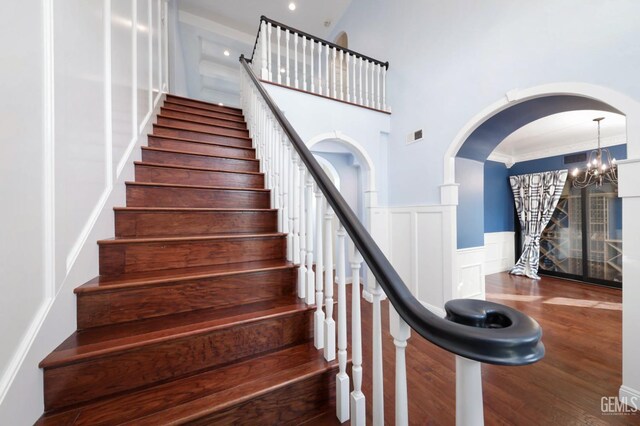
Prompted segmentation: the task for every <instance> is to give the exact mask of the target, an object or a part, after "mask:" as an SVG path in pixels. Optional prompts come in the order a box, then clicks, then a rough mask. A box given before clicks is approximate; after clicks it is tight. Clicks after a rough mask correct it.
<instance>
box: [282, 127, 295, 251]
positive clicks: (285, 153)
mask: <svg viewBox="0 0 640 426" xmlns="http://www.w3.org/2000/svg"><path fill="white" fill-rule="evenodd" d="M285 138H286V137H285V136H284V135H283V136H282V139H281V140H282V152H281V159H282V166H281V173H282V178H281V182H282V225H283V226H282V232H284V233H285V234H287V236H286V238H287V260H288V261H289V262H291V261H293V239H292V237H293V236H292V235H291V227H290V225H291V211H290V210H291V209H290V204H289V201H290V198H289V169H290V168H291V160H290V159H289V144H288V143H287V140H286V139H285Z"/></svg>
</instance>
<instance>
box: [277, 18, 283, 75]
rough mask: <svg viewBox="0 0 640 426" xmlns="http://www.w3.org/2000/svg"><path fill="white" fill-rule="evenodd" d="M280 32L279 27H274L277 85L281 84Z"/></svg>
mask: <svg viewBox="0 0 640 426" xmlns="http://www.w3.org/2000/svg"><path fill="white" fill-rule="evenodd" d="M281 32H282V28H280V27H279V26H277V25H276V54H277V55H278V57H277V58H276V59H277V64H278V69H277V70H276V74H278V84H282V73H281V72H280V71H281V70H282V65H281V62H280V61H281V55H280V33H281Z"/></svg>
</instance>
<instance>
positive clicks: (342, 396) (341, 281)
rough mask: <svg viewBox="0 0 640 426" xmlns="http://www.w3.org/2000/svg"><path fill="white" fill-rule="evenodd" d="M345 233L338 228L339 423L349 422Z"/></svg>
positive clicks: (337, 409)
mask: <svg viewBox="0 0 640 426" xmlns="http://www.w3.org/2000/svg"><path fill="white" fill-rule="evenodd" d="M346 235H347V233H346V232H345V230H344V227H343V226H342V224H340V226H339V228H338V255H337V256H336V259H337V262H338V270H337V274H338V368H339V370H338V374H337V375H336V415H337V416H338V420H339V421H340V423H343V422H346V421H347V420H349V414H350V413H349V376H348V375H347V290H346V276H345V275H346V274H345V262H346V259H345V256H346V249H345V248H346V239H345V236H346Z"/></svg>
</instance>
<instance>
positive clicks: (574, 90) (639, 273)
mask: <svg viewBox="0 0 640 426" xmlns="http://www.w3.org/2000/svg"><path fill="white" fill-rule="evenodd" d="M552 96H572V97H578V98H582V99H586V100H590V101H595V102H598V103H600V104H604V105H607V106H608V107H609V108H612V109H614V110H617V111H619V112H620V113H621V114H624V115H625V116H626V119H627V135H626V136H627V138H626V140H627V160H626V161H623V162H620V163H619V174H620V181H619V196H620V197H621V198H622V200H623V202H622V211H623V230H622V235H623V241H625V246H624V254H623V281H624V282H626V283H628V285H625V287H624V290H623V291H624V297H623V321H622V329H623V331H622V335H623V357H622V358H623V367H622V376H623V384H622V386H621V387H620V397H621V398H624V399H625V400H627V401H629V400H631V398H636V399H635V400H637V398H639V397H640V365H638V364H637V363H636V362H635V360H637V359H638V358H640V335H638V333H637V332H636V329H635V328H636V324H637V323H638V322H639V321H640V312H639V311H638V310H637V306H638V304H639V303H640V286H638V285H637V284H636V283H637V282H638V280H640V239H639V238H638V233H639V232H640V226H637V225H636V223H635V221H633V220H632V218H636V217H640V188H638V186H639V185H637V183H636V182H638V181H640V143H639V142H640V103H639V102H637V101H636V100H634V99H632V98H630V97H628V96H626V95H624V94H622V93H620V92H617V91H614V90H611V89H608V88H605V87H601V86H595V85H591V84H584V83H555V84H548V85H543V86H536V87H533V88H530V89H525V90H514V91H511V92H508V93H507V94H506V95H505V97H504V98H502V99H500V100H497V101H496V102H494V103H493V104H492V105H489V106H488V107H487V108H485V109H484V110H483V111H481V112H480V113H478V114H477V115H476V116H475V117H473V118H472V119H471V120H469V122H467V124H466V125H465V126H463V128H462V129H461V130H460V131H459V132H458V134H457V135H456V137H455V138H454V140H453V141H452V143H451V144H450V145H449V148H448V149H447V152H446V154H445V157H444V180H443V182H444V184H443V186H442V190H441V194H442V203H443V204H446V205H452V206H455V205H456V204H457V200H458V185H457V183H456V157H457V155H458V153H459V152H460V151H461V149H462V148H463V146H464V145H465V143H466V141H467V139H468V138H469V137H470V136H471V135H472V134H473V132H474V131H476V129H478V128H479V127H480V126H481V125H482V124H483V123H485V122H486V121H487V120H489V119H491V118H492V117H494V116H496V115H497V114H499V113H501V112H502V111H505V110H506V109H508V108H511V107H515V106H517V105H519V104H521V103H524V102H527V101H531V100H535V99H538V98H545V97H552ZM452 215H453V216H457V212H456V208H455V207H454V208H453V209H452ZM450 222H451V225H450V226H451V228H450V234H451V237H452V238H454V239H455V238H456V237H457V225H456V220H455V217H453V218H452V220H451V221H450ZM450 256H451V262H450V264H451V265H452V266H451V267H452V276H453V277H454V279H453V282H452V283H451V286H452V295H453V297H457V294H456V292H455V289H456V286H457V285H458V265H457V260H456V259H457V253H451V254H450Z"/></svg>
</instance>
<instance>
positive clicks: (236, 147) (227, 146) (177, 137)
mask: <svg viewBox="0 0 640 426" xmlns="http://www.w3.org/2000/svg"><path fill="white" fill-rule="evenodd" d="M164 127H166V126H164ZM147 136H148V137H150V138H158V139H170V140H173V141H179V142H189V143H199V144H202V145H213V146H221V147H225V148H233V149H243V150H245V151H255V150H256V149H255V148H253V147H250V146H236V145H227V144H224V143H220V142H211V141H200V140H197V139H189V138H181V137H180V136H164V135H154V134H153V133H149V134H147ZM223 136H226V135H223ZM233 137H235V136H233ZM149 148H153V147H149Z"/></svg>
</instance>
